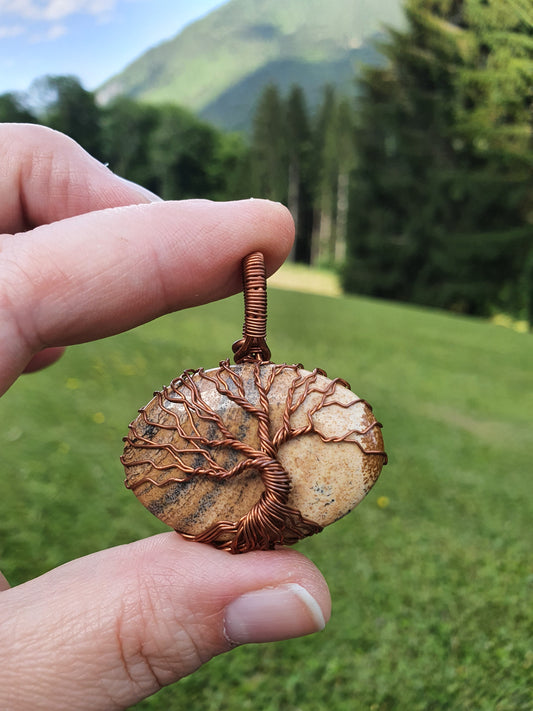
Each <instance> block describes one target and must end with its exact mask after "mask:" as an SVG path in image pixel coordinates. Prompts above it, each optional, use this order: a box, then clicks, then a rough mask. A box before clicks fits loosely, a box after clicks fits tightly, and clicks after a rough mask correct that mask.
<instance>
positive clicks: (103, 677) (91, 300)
mask: <svg viewBox="0 0 533 711" xmlns="http://www.w3.org/2000/svg"><path fill="white" fill-rule="evenodd" d="M0 165H1V166H2V171H1V173H0V195H1V196H2V200H0V343H1V344H2V348H1V349H0V393H4V392H5V391H6V390H7V389H8V388H9V387H10V385H11V384H12V383H13V382H14V381H15V380H16V379H17V377H19V375H21V374H22V373H23V372H31V371H33V370H38V369H39V368H42V367H44V366H47V365H50V364H52V363H53V362H54V361H55V360H57V359H58V358H59V357H60V356H61V354H62V352H63V350H64V348H65V347H66V346H68V345H70V344H74V343H81V342H84V341H88V340H93V339H97V338H102V337H105V336H110V335H113V334H115V333H119V332H121V331H124V330H127V329H129V328H133V327H135V326H137V325H139V324H141V323H144V322H146V321H149V320H150V319H153V318H156V317H158V316H160V315H161V314H164V313H168V312H171V311H175V310H177V309H181V308H186V307H189V306H193V305H196V304H201V303H206V302H208V301H213V300H215V299H220V298H223V297H225V296H228V295H229V294H231V293H234V292H236V291H238V290H239V288H240V263H241V260H242V258H243V257H244V256H245V255H246V254H249V253H250V252H252V251H255V250H260V251H261V252H263V254H264V256H265V262H266V266H267V272H268V273H272V272H273V271H274V270H275V269H277V268H278V267H279V265H280V264H281V263H282V261H283V259H284V258H285V257H286V256H287V254H288V252H289V250H290V247H291V243H292V240H293V236H294V235H293V225H292V220H291V218H290V215H289V213H288V212H287V210H286V209H285V208H284V207H282V206H281V205H279V204H277V203H271V202H268V201H264V200H246V201H240V202H228V203H213V202H209V201H203V200H191V201H181V202H163V201H160V200H158V199H157V198H156V196H153V195H151V194H150V193H148V192H147V191H145V190H144V189H142V188H141V187H139V186H136V185H134V184H131V183H128V182H127V181H124V180H122V179H120V178H118V177H117V176H115V175H114V174H113V173H112V172H111V171H109V170H108V169H107V168H106V167H105V166H103V165H102V164H101V163H99V162H98V161H96V160H94V159H93V158H91V157H90V156H89V155H88V154H86V153H85V152H84V151H83V150H82V149H81V148H80V147H79V146H78V145H77V144H75V143H74V142H73V141H71V140H70V139H68V138H66V137H65V136H63V135H61V134H59V133H56V132H54V131H51V130H49V129H46V128H44V127H40V126H30V125H13V124H11V125H10V124H3V125H0ZM29 377H31V376H29ZM329 614H330V598H329V593H328V589H327V585H326V583H325V581H324V579H323V577H322V576H321V574H320V573H319V571H318V570H317V569H316V568H315V567H314V565H313V564H312V563H311V562H310V561H308V560H307V559H306V558H305V557H304V556H302V555H300V554H299V553H297V552H295V551H292V550H283V549H280V550H276V551H257V552H253V553H247V554H246V555H240V556H232V555H230V554H228V553H225V552H223V551H218V550H215V549H213V548H210V547H208V546H205V545H202V544H198V543H192V542H190V541H185V540H184V539H182V538H181V537H180V536H179V535H178V534H176V533H173V532H171V533H165V534H161V535H158V536H154V537H152V538H148V539H145V540H141V541H137V542H134V543H129V544H127V545H123V546H119V547H116V548H112V549H109V550H105V551H100V552H98V553H94V554H92V555H90V556H87V557H85V558H81V559H79V560H75V561H72V562H70V563H67V564H66V565H63V566H61V567H60V568H57V569H55V570H52V571H50V572H48V573H46V574H44V575H42V576H40V577H38V578H35V579H34V580H30V581H28V582H26V583H23V584H21V585H18V586H16V587H13V588H10V587H9V584H8V582H7V581H6V579H5V578H4V577H3V576H2V575H1V574H0V708H1V709H4V710H5V711H22V710H29V709H32V711H38V710H39V709H46V710H47V711H48V710H49V709H52V708H53V709H54V711H62V710H63V709H65V710H66V709H68V710H69V711H71V710H72V709H76V710H77V711H85V710H91V711H97V710H100V709H102V710H103V709H105V710H108V709H109V710H114V709H124V708H127V707H129V706H131V705H133V704H135V703H137V702H138V701H140V700H141V699H143V698H145V697H147V696H149V695H150V694H153V693H155V692H156V691H157V690H158V689H160V688H161V687H162V686H164V685H167V684H170V683H172V682H174V681H177V680H178V679H180V678H182V677H183V676H186V675H187V674H190V673H192V672H193V671H195V670H196V669H197V668H198V667H199V666H201V665H202V664H203V663H205V662H206V661H208V660H209V659H210V658H211V657H213V656H214V655H217V654H220V653H222V652H226V651H229V650H230V649H231V648H232V647H234V646H236V645H239V644H244V643H248V642H269V641H274V640H282V639H287V638H290V637H296V636H300V635H305V634H309V633H312V632H315V631H318V630H320V629H321V628H322V627H323V626H324V625H325V623H326V621H327V619H328V618H329Z"/></svg>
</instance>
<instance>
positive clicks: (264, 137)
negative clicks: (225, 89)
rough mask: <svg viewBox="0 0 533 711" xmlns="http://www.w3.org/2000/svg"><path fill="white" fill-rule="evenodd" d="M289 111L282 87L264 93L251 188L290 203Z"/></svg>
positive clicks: (253, 151)
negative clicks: (288, 196)
mask: <svg viewBox="0 0 533 711" xmlns="http://www.w3.org/2000/svg"><path fill="white" fill-rule="evenodd" d="M285 120H286V112H285V110H284V106H283V101H282V98H281V96H280V93H279V90H278V88H277V87H276V86H275V85H274V84H270V85H268V86H267V87H266V88H265V90H264V91H263V93H262V95H261V97H260V99H259V103H258V105H257V109H256V112H255V115H254V120H253V131H252V141H251V157H250V160H251V166H250V168H251V187H252V192H253V194H254V195H260V196H262V197H267V198H270V199H271V200H276V201H278V202H283V203H285V204H287V193H288V171H287V142H286V137H285V131H286V122H285Z"/></svg>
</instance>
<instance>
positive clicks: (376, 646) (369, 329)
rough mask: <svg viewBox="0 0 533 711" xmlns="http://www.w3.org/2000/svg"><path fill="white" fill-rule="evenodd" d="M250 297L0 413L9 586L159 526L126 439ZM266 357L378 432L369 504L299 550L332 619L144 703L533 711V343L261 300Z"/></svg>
mask: <svg viewBox="0 0 533 711" xmlns="http://www.w3.org/2000/svg"><path fill="white" fill-rule="evenodd" d="M241 324H242V303H241V297H240V296H236V297H233V298H231V299H227V300H225V301H222V302H219V303H217V304H212V305H209V306H204V307H200V308H196V309H193V310H190V311H186V312H182V313H178V314H174V315H171V316H167V317H164V318H162V319H159V320H157V321H155V322H153V323H151V324H148V325H146V326H143V327H141V328H138V329H136V330H134V331H131V332H129V333H126V334H122V335H120V336H117V337H114V338H110V339H106V340H103V341H100V342H97V343H92V344H85V345H81V346H77V347H73V348H71V349H69V351H68V352H67V354H66V355H65V357H64V358H63V360H62V361H61V362H60V363H58V364H57V365H56V366H54V367H53V368H50V369H49V370H47V371H44V372H42V373H38V374H33V375H29V376H25V377H23V378H21V379H20V380H19V382H18V383H17V384H16V385H15V386H14V387H13V388H12V389H11V390H10V391H9V392H8V393H7V395H6V396H5V397H4V398H3V400H2V403H1V404H0V448H1V449H0V452H1V454H0V466H1V481H2V483H3V489H2V496H1V497H0V567H2V568H3V570H4V571H5V574H6V576H7V577H8V579H9V580H10V581H11V582H12V583H20V582H22V581H24V580H26V579H28V578H30V577H34V576H36V575H38V574H40V573H42V572H44V571H46V570H48V569H49V568H51V567H53V566H56V565H59V564H61V563H63V562H65V561H66V560H69V559H71V558H73V557H77V556H81V555H84V554H87V553H89V552H91V551H94V550H98V549H101V548H104V547H108V546H112V545H117V544H121V543H125V542H128V541H131V540H134V539H137V538H140V537H144V536H148V535H150V534H152V533H155V532H158V531H161V530H163V529H164V528H165V527H164V526H163V524H160V523H159V522H158V521H157V520H156V519H155V518H153V517H152V516H151V515H150V514H149V513H148V512H147V511H145V510H144V509H143V507H142V506H140V505H139V504H138V503H137V501H136V500H135V497H134V496H133V495H132V494H131V492H129V491H127V490H126V489H125V488H124V487H123V485H122V479H123V472H122V467H121V465H120V462H119V456H120V453H121V450H122V441H121V439H122V437H123V436H124V435H125V434H126V430H127V424H128V422H129V421H130V420H131V419H132V418H133V417H134V415H135V413H136V410H137V408H138V407H139V406H140V405H141V404H144V403H145V402H146V401H147V400H149V399H150V397H151V394H152V391H153V390H154V389H158V388H160V387H162V386H163V385H164V384H166V383H168V382H169V381H170V380H171V379H172V378H173V377H175V376H176V375H177V374H179V373H180V372H181V371H182V370H184V369H185V368H190V367H200V366H205V367H210V366H214V365H216V364H217V363H218V361H220V360H221V359H223V358H226V357H227V356H228V355H229V354H230V352H231V343H232V342H233V341H234V340H235V339H236V338H238V337H239V331H240V327H241ZM268 340H269V345H270V347H271V349H272V353H273V359H274V360H277V361H278V362H283V361H286V362H302V363H303V364H304V365H305V366H306V367H308V368H313V367H316V366H319V367H321V368H324V369H325V370H326V371H327V372H328V374H329V375H330V376H331V377H335V376H340V377H343V378H345V379H347V380H348V381H349V382H350V383H351V385H352V389H353V390H354V392H355V393H357V394H358V395H359V396H362V397H365V398H366V399H368V400H369V401H370V402H371V403H372V405H373V406H374V411H375V413H376V416H377V417H378V419H379V420H380V421H381V422H383V425H384V428H383V434H384V438H385V444H386V448H387V451H388V453H389V458H390V463H389V465H388V466H387V467H385V469H384V471H383V473H382V475H381V477H380V479H379V480H378V482H377V484H376V486H375V487H374V489H373V490H372V492H371V493H370V494H369V496H368V497H367V498H366V499H365V500H364V501H363V502H362V503H361V504H360V506H359V507H358V508H357V509H356V510H355V511H354V512H352V513H351V514H350V515H348V516H347V517H345V518H344V519H342V520H341V521H340V522H338V523H336V524H335V525H333V526H331V527H329V528H328V529H326V530H325V531H324V532H323V533H321V534H320V535H319V536H316V537H313V538H309V539H307V540H305V541H302V542H301V543H300V544H298V548H299V550H301V551H302V552H304V553H305V554H307V555H308V556H309V557H310V558H311V559H312V560H313V561H314V562H315V563H316V564H317V565H318V566H319V567H320V569H321V570H322V571H323V573H324V575H325V577H326V579H327V580H328V582H329V585H330V588H331V592H332V597H333V615H332V619H331V621H330V623H329V625H328V626H327V628H326V630H325V631H324V632H322V633H320V634H318V635H315V636H312V637H307V638H303V639H299V640H291V641H288V642H282V643H277V644H273V645H268V646H259V645H257V646H248V647H243V648H240V649H236V650H234V651H233V652H232V653H231V654H229V655H224V656H221V657H219V658H216V659H214V660H212V661H211V662H210V663H208V664H207V665H206V666H205V667H204V668H203V669H201V670H200V671H199V672H197V673H196V674H194V675H193V676H192V677H190V678H188V679H184V680H182V681H181V682H179V683H178V684H176V685H174V686H172V687H169V688H167V689H164V690H163V691H161V692H160V693H159V694H157V695H156V696H154V697H152V698H151V699H149V700H147V701H145V702H143V703H141V704H139V705H137V706H136V707H135V708H136V709H137V710H138V711H140V710H141V709H142V710H151V711H154V710H158V711H163V710H164V711H177V710H178V709H184V708H187V709H191V710H193V711H230V710H231V711H234V710H235V709H254V711H280V710H281V711H323V709H329V710H330V711H359V710H365V711H396V710H398V711H404V710H405V711H418V710H420V711H422V710H426V709H431V710H435V711H436V710H441V709H442V710H444V709H446V710H450V709H452V710H455V709H458V710H459V709H461V710H462V709H473V710H474V709H475V710H476V711H527V710H531V709H532V708H533V691H532V690H533V647H532V639H533V605H532V592H533V560H532V550H533V546H532V530H533V527H532V520H533V517H532V513H533V495H532V492H533V486H532V480H531V471H532V464H531V450H532V445H533V435H532V423H531V418H532V415H533V368H532V364H533V340H532V337H531V335H530V334H519V333H515V332H513V331H512V330H509V329H505V328H501V327H499V326H497V325H494V324H491V323H488V322H485V321H482V320H477V319H472V318H464V317H459V316H454V315H451V314H445V313H441V312H438V311H433V310H429V309H420V308H413V307H408V306H402V305H397V304H390V303H386V302H379V301H373V300H367V299H362V298H354V297H328V296H323V295H315V294H303V293H298V292H288V291H281V290H277V289H274V288H271V289H270V290H269V339H268Z"/></svg>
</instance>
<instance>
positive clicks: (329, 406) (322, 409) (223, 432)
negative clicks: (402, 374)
mask: <svg viewBox="0 0 533 711" xmlns="http://www.w3.org/2000/svg"><path fill="white" fill-rule="evenodd" d="M254 369H255V366H254V365H253V364H243V365H237V366H231V373H232V374H233V377H230V376H229V374H228V373H227V372H226V371H221V370H220V369H213V370H211V371H206V376H207V378H214V377H215V376H216V375H218V377H219V378H220V382H221V383H222V387H228V388H229V390H230V392H232V393H233V394H234V396H235V397H236V398H242V399H241V400H240V402H239V401H238V402H236V401H234V400H232V399H231V398H229V397H228V396H227V395H225V394H223V393H221V392H219V389H217V387H216V384H215V383H214V382H213V381H212V380H210V379H207V378H206V377H202V376H201V375H200V374H196V375H194V376H193V378H192V379H193V382H194V384H195V386H196V387H197V388H198V392H199V393H200V396H201V397H200V400H198V399H197V400H196V401H195V402H194V403H193V402H192V400H193V399H194V398H192V397H191V391H190V389H189V388H188V387H186V386H185V387H184V386H182V387H178V388H177V389H178V392H179V393H180V395H178V399H179V398H183V399H184V400H186V404H184V403H182V402H171V401H169V400H168V399H165V395H164V391H163V394H159V395H156V397H154V398H153V399H152V400H151V401H150V402H149V403H148V405H147V406H146V408H144V412H142V411H141V414H140V415H139V417H138V418H137V419H136V420H135V421H134V422H133V423H132V425H131V426H130V439H129V441H128V442H127V443H126V446H125V449H124V455H123V463H124V464H125V471H126V481H127V485H128V486H129V487H130V488H132V489H133V490H134V492H135V494H136V496H137V497H138V498H139V500H140V501H141V502H142V503H143V504H144V506H146V507H147V508H148V509H149V510H150V511H151V512H152V513H153V514H154V515H156V516H157V517H158V518H160V519H161V520H162V521H164V522H165V523H167V524H168V525H169V526H171V527H172V528H175V529H176V530H178V531H180V532H182V533H187V534H190V535H198V534H200V533H202V532H203V531H205V530H206V529H207V528H208V527H210V526H211V525H213V524H214V523H216V522H217V521H221V520H222V521H231V522H236V521H238V520H239V519H240V518H241V517H242V516H244V515H245V514H247V513H248V512H249V511H250V509H251V508H252V506H253V505H254V504H255V503H256V502H257V501H258V500H259V498H260V497H261V494H262V493H263V491H264V486H263V482H262V479H261V474H260V472H259V471H258V470H255V469H253V468H249V469H245V470H244V471H243V472H241V473H238V474H236V475H234V476H231V477H228V478H223V477H222V476H219V477H217V478H214V477H212V476H209V474H208V473H207V470H208V469H209V467H210V464H209V462H208V461H207V457H209V458H210V461H211V462H214V463H215V464H216V467H217V468H220V470H222V473H223V471H226V472H227V471H229V470H231V468H232V467H235V466H236V465H238V464H239V462H242V461H243V460H244V459H246V457H247V456H248V454H247V452H243V451H240V449H239V444H238V443H239V442H242V443H244V445H245V446H246V447H248V448H250V449H252V450H255V451H259V450H260V449H261V442H260V436H259V428H258V418H257V416H256V415H255V414H254V412H250V411H249V409H250V408H254V407H256V408H257V407H260V405H261V401H260V393H259V391H258V389H257V387H256V383H255V380H254V378H255V377H256V376H255V375H254ZM274 369H275V370H274ZM260 382H261V385H262V387H263V388H265V387H266V386H268V384H269V383H270V388H269V392H268V394H267V398H268V403H267V408H266V409H267V410H268V417H269V419H270V422H269V427H268V432H269V440H270V442H271V443H273V444H274V449H275V450H276V457H277V459H278V461H279V462H280V463H281V464H282V466H283V467H284V469H285V470H286V471H287V473H288V474H289V477H290V481H291V491H290V495H289V501H288V505H289V506H291V507H292V508H295V509H298V510H299V511H300V512H301V514H302V515H303V516H304V517H305V518H307V519H309V520H311V521H314V522H315V523H317V524H319V525H320V526H327V525H328V524H330V523H333V522H334V521H336V520H337V519H339V518H341V517H342V516H344V515H345V514H346V513H348V512H349V511H351V510H352V509H353V508H354V507H355V506H356V505H357V504H358V503H359V502H360V501H361V499H363V498H364V496H365V495H366V494H367V493H368V491H369V490H370V488H371V487H372V485H373V484H374V482H375V480H376V479H377V477H378V475H379V473H380V471H381V468H382V466H383V463H384V461H385V456H384V454H383V453H381V454H379V453H378V452H383V439H382V435H381V429H380V427H379V426H377V423H376V420H375V418H374V415H373V414H372V412H371V409H370V408H369V406H368V405H367V404H366V403H365V402H358V398H357V396H356V395H355V394H354V393H353V392H352V391H351V390H349V389H347V388H346V387H344V386H343V385H342V384H341V383H337V382H334V381H331V380H330V379H328V378H326V377H325V376H324V375H321V374H313V373H311V372H310V371H306V370H303V369H298V370H297V369H296V368H294V367H291V366H287V367H283V366H274V365H272V364H266V365H262V366H261V369H260ZM219 387H220V384H219ZM239 388H240V392H239ZM306 388H307V393H306ZM175 397H176V396H175V395H173V394H172V393H171V399H174V398H175ZM243 403H244V404H245V405H248V406H249V407H248V409H247V408H246V406H244V407H243ZM264 405H265V403H263V409H265V408H264ZM292 410H294V411H292ZM212 413H215V416H214V417H213V416H212ZM218 416H219V417H220V420H221V421H222V423H223V428H221V426H220V424H217V417H218ZM284 416H285V418H284ZM287 428H290V434H289V433H288V432H289V431H288V429H287ZM306 428H307V429H308V430H311V431H310V432H305V431H304V430H305V429H306ZM280 431H283V432H285V436H280V434H279V433H280ZM360 433H363V434H360ZM202 438H203V439H202ZM343 438H344V440H345V441H326V440H329V439H343ZM200 440H202V442H200ZM221 442H222V443H223V444H221ZM280 442H281V443H280ZM206 443H209V444H206ZM277 443H280V444H279V446H278V444H277ZM178 457H179V462H178V460H177V458H178ZM184 467H185V468H187V467H190V468H192V469H201V470H202V469H203V470H206V473H199V474H193V475H192V476H190V478H189V479H188V480H187V481H170V482H169V479H183V478H184V477H186V476H187V472H184V471H183V468H184ZM211 468H212V467H211ZM219 473H220V472H219ZM147 479H151V480H152V481H147ZM139 482H141V483H139Z"/></svg>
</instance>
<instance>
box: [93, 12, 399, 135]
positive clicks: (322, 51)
mask: <svg viewBox="0 0 533 711" xmlns="http://www.w3.org/2000/svg"><path fill="white" fill-rule="evenodd" d="M402 19H403V17H402V10H401V0H328V2H324V0H231V1H230V2H228V3H226V4H224V5H223V6H222V7H220V8H218V9H217V10H215V11H213V12H211V13H210V14H209V15H207V16H206V17H204V18H202V19H200V20H198V21H197V22H195V23H193V24H192V25H190V26H189V27H187V28H185V30H183V31H182V32H181V33H180V34H178V35H177V36H176V37H174V38H173V39H171V40H169V41H167V42H163V43H162V44H160V45H158V46H157V47H154V48H153V49H150V50H148V51H147V52H146V53H145V54H143V55H142V56H141V57H139V58H138V59H137V60H136V61H134V62H133V63H132V64H130V65H129V66H128V67H126V68H125V69H124V71H123V72H121V73H120V74H118V75H116V76H115V77H112V78H111V79H109V81H107V82H106V83H105V84H104V85H103V86H102V87H101V89H100V90H99V92H98V96H99V99H100V101H102V102H103V103H105V102H107V101H109V100H110V99H112V98H113V97H114V96H117V95H127V96H131V97H134V98H138V99H141V100H143V101H149V102H155V103H162V102H172V103H176V104H180V105H182V106H185V107H187V108H189V109H191V110H192V111H194V112H196V113H198V114H199V115H200V116H203V117H204V118H207V119H209V120H211V121H213V122H215V123H217V124H218V125H220V126H222V127H225V128H241V127H243V126H244V125H246V123H247V122H248V120H249V113H250V107H251V106H253V104H254V103H255V99H256V98H257V96H258V95H259V93H260V92H261V89H262V88H263V87H264V85H265V84H266V83H268V82H270V81H273V82H276V83H277V84H279V85H280V86H281V87H282V88H284V87H288V86H290V85H291V84H293V83H299V84H301V85H302V86H304V87H305V88H306V90H307V92H308V93H309V94H310V97H311V101H313V100H314V99H316V97H317V96H318V94H319V90H320V88H321V87H322V86H323V85H324V84H325V83H327V82H330V83H333V84H335V85H337V86H341V87H343V88H349V86H350V82H352V81H353V74H354V69H355V65H356V63H357V62H358V61H361V60H364V61H369V60H370V61H376V59H377V53H376V52H375V50H374V49H373V47H372V41H373V38H374V37H375V36H376V34H377V33H378V32H379V31H380V30H381V28H382V27H383V25H384V24H390V25H393V26H398V25H400V24H401V23H402Z"/></svg>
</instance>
